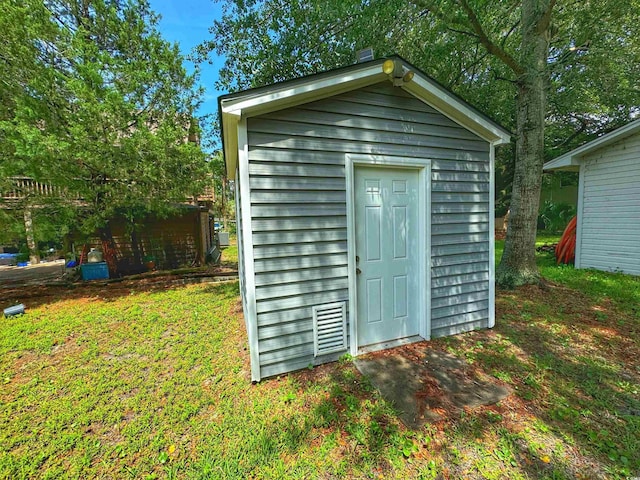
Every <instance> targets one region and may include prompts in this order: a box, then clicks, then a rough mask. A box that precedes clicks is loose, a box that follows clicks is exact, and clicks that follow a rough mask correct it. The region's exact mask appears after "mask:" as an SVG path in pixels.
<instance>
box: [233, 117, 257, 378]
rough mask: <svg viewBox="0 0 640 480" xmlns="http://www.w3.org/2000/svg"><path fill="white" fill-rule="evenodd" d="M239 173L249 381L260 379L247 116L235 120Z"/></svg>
mask: <svg viewBox="0 0 640 480" xmlns="http://www.w3.org/2000/svg"><path fill="white" fill-rule="evenodd" d="M238 173H239V179H238V180H239V183H240V204H241V207H242V228H243V232H242V233H243V235H244V236H243V247H244V272H245V274H246V278H245V289H246V292H245V295H246V299H247V311H246V315H247V317H248V318H247V324H248V325H249V326H250V328H249V329H248V330H247V336H248V338H249V355H250V357H251V380H252V381H254V382H259V381H260V350H259V347H258V315H257V308H256V280H255V265H254V260H253V231H252V226H251V188H250V184H249V142H248V135H247V119H246V118H243V119H241V120H240V121H239V122H238Z"/></svg>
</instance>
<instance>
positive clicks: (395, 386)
mask: <svg viewBox="0 0 640 480" xmlns="http://www.w3.org/2000/svg"><path fill="white" fill-rule="evenodd" d="M355 363H356V366H357V367H358V369H359V370H360V372H361V373H362V374H363V375H365V376H367V377H369V379H370V380H371V382H372V383H373V384H374V385H375V386H376V388H378V390H379V391H380V393H381V394H382V396H383V397H384V398H385V399H386V400H387V401H389V402H391V403H392V404H393V405H394V406H395V408H396V409H397V410H398V413H399V416H400V419H401V420H402V421H403V423H404V424H405V425H406V426H407V427H409V428H413V429H417V428H420V427H421V426H422V425H423V424H424V423H425V422H435V421H440V420H443V419H445V418H447V417H449V416H450V415H451V414H452V413H454V412H457V411H460V410H465V409H474V408H477V407H479V406H481V405H491V404H494V403H497V402H499V401H500V400H502V399H504V398H505V397H506V396H507V395H509V393H510V389H509V388H507V387H506V386H504V385H501V384H498V383H497V381H496V380H495V379H492V378H490V377H489V376H488V375H486V374H485V373H484V372H482V371H481V370H479V369H478V368H474V367H472V366H471V365H469V364H467V363H466V362H465V361H463V360H461V359H459V358H457V357H455V356H453V355H451V354H448V353H446V352H444V351H442V350H438V349H434V348H432V344H430V343H427V342H419V343H414V344H411V345H406V346H403V347H399V348H395V349H391V350H384V351H381V352H376V353H373V354H370V355H367V356H365V357H362V358H358V359H357V360H356V362H355Z"/></svg>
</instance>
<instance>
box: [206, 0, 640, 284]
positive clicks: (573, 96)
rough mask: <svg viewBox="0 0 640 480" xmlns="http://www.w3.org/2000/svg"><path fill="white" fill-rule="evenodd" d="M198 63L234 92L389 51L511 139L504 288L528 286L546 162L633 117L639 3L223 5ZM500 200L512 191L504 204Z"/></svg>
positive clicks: (474, 0) (503, 186)
mask: <svg viewBox="0 0 640 480" xmlns="http://www.w3.org/2000/svg"><path fill="white" fill-rule="evenodd" d="M224 12H225V13H224V16H223V18H222V19H221V20H218V21H215V22H214V24H213V26H212V28H211V31H212V34H213V36H212V38H211V39H210V40H209V41H207V42H204V43H203V44H202V45H201V46H200V48H199V49H198V52H197V53H198V55H199V57H200V59H201V60H205V59H206V58H207V55H208V52H210V51H216V52H217V53H218V54H220V55H223V56H225V57H226V63H225V65H224V68H223V69H222V71H221V74H220V84H219V85H218V87H219V88H222V89H229V90H231V91H235V90H240V89H244V88H247V87H257V86H261V85H264V84H268V83H273V82H277V81H281V80H285V79H288V78H292V77H298V76H301V75H305V74H309V73H315V72H318V71H321V70H325V69H328V68H332V67H336V66H340V65H345V64H349V63H353V61H354V52H355V51H356V50H357V49H360V48H363V47H367V46H372V47H373V48H374V50H375V52H376V54H377V56H385V55H388V54H392V53H398V54H400V55H402V56H403V57H405V58H406V59H407V60H409V61H410V62H412V63H413V64H415V65H416V66H417V67H419V68H421V69H423V70H424V71H425V72H427V73H428V74H430V75H431V76H433V77H435V78H436V79H437V80H439V81H440V82H441V83H443V84H444V85H445V86H447V87H449V88H450V89H452V90H453V91H454V92H456V93H458V94H459V95H461V96H462V97H463V98H465V99H467V100H468V101H469V102H470V103H472V104H474V105H476V106H477V107H479V108H480V109H481V110H483V111H485V112H487V113H489V114H490V115H491V116H492V117H494V118H495V119H496V120H498V121H499V122H500V123H502V124H503V125H505V126H506V127H508V128H510V129H511V130H512V131H514V133H515V144H514V146H513V147H512V148H506V149H501V150H499V156H498V158H497V164H498V165H497V172H498V179H499V180H501V181H502V183H498V185H497V187H498V188H497V190H498V192H500V193H501V194H502V195H501V198H500V199H502V200H504V201H506V202H509V203H511V207H512V215H511V221H510V223H509V232H508V233H507V240H506V245H505V253H504V255H503V258H502V262H501V265H500V267H501V268H499V269H498V277H499V279H502V280H501V282H502V283H503V284H507V283H509V284H518V283H527V282H530V281H536V279H537V269H536V266H535V256H534V243H535V230H536V220H537V213H538V204H539V194H540V185H541V177H542V164H543V160H544V159H545V158H546V159H549V158H551V157H552V156H555V155H558V154H560V153H563V152H565V151H567V150H569V149H571V148H573V147H575V146H577V144H579V143H581V142H583V141H584V140H586V139H588V138H589V137H590V136H593V135H596V134H598V133H601V132H602V131H603V130H607V129H611V128H615V127H618V126H620V125H621V124H623V123H625V122H627V121H629V119H630V118H633V116H634V115H637V114H639V113H640V111H639V107H640V90H639V89H638V82H637V78H638V74H639V73H640V71H639V70H640V40H639V39H638V36H637V34H636V31H635V30H636V27H635V26H636V25H638V24H639V22H640V2H639V1H638V0H629V1H627V2H618V1H615V0H586V1H581V2H577V1H575V2H562V3H556V0H511V1H505V2H492V1H489V0H413V1H410V2H403V1H401V0H344V1H338V0H332V1H319V0H289V1H285V2H282V1H274V0H263V1H251V0H249V1H244V0H226V1H224ZM508 192H512V197H511V198H510V199H509V195H508Z"/></svg>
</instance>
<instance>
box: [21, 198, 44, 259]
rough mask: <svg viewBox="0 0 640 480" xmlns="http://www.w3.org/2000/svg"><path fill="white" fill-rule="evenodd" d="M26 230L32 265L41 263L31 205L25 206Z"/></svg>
mask: <svg viewBox="0 0 640 480" xmlns="http://www.w3.org/2000/svg"><path fill="white" fill-rule="evenodd" d="M24 230H25V232H26V237H27V247H28V248H29V261H30V262H31V265H36V264H38V263H40V255H38V246H37V245H36V240H35V237H34V235H33V218H32V217H31V207H30V206H29V205H26V206H25V207H24Z"/></svg>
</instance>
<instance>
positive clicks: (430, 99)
mask: <svg viewBox="0 0 640 480" xmlns="http://www.w3.org/2000/svg"><path fill="white" fill-rule="evenodd" d="M391 59H393V60H395V61H400V62H402V64H403V65H404V67H406V68H408V69H411V70H414V71H415V75H414V77H413V80H412V81H410V82H408V83H405V84H404V85H403V86H402V88H404V89H405V90H406V91H408V92H409V93H411V94H413V95H415V96H416V97H417V98H419V99H421V100H422V101H424V102H425V103H427V104H429V105H432V106H433V107H434V108H436V109H437V110H438V111H440V112H441V113H442V114H443V115H445V116H447V117H449V118H451V119H452V120H453V121H455V122H456V123H458V124H459V125H461V126H463V127H465V128H467V129H468V130H470V131H471V132H473V133H475V134H476V135H478V136H479V137H480V138H482V139H483V140H486V141H488V142H490V143H491V144H493V145H503V144H506V143H510V141H511V133H510V132H509V131H507V130H506V129H504V128H502V127H500V126H499V125H498V124H497V123H495V122H494V121H491V120H490V119H488V118H487V117H485V116H484V115H481V114H479V113H478V112H477V111H476V110H474V109H473V108H471V107H470V106H468V105H467V104H466V103H465V102H464V101H462V100H461V99H459V98H458V97H456V96H455V95H453V94H451V93H450V92H448V91H447V90H446V88H444V87H442V86H441V85H439V84H437V83H436V82H435V81H431V80H430V79H429V78H428V77H426V76H423V75H421V72H420V71H419V70H418V69H417V68H415V67H414V66H412V65H411V64H409V63H408V62H406V61H405V60H403V59H401V58H399V57H391ZM385 60H387V59H386V58H382V59H379V60H376V61H372V62H367V63H364V64H362V66H361V67H358V66H353V67H350V68H349V69H348V70H346V71H343V72H339V73H338V72H336V73H335V74H334V75H325V76H323V77H321V78H320V79H318V78H316V77H314V76H311V77H309V79H308V80H307V81H304V79H302V81H300V80H297V81H294V82H293V83H291V82H284V83H283V84H282V85H273V86H272V88H264V87H263V88H262V89H260V90H259V92H257V93H251V91H247V92H246V93H244V94H243V93H242V92H240V93H238V94H232V95H230V96H223V97H221V98H220V99H219V108H220V112H221V117H222V131H223V146H224V147H223V148H224V156H225V164H226V170H227V177H228V178H229V179H234V178H235V172H236V166H237V164H238V122H239V121H240V119H241V118H248V117H253V116H256V115H261V114H266V113H270V112H274V111H278V110H283V109H285V108H291V107H294V106H296V105H301V104H304V103H309V102H313V101H316V100H321V99H323V98H327V97H331V96H334V95H339V94H341V93H345V92H348V91H352V90H355V89H358V88H363V87H366V86H368V85H373V84H375V83H378V82H381V81H384V80H389V79H390V76H389V75H387V74H385V73H384V72H383V71H382V64H383V63H384V61H385Z"/></svg>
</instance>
